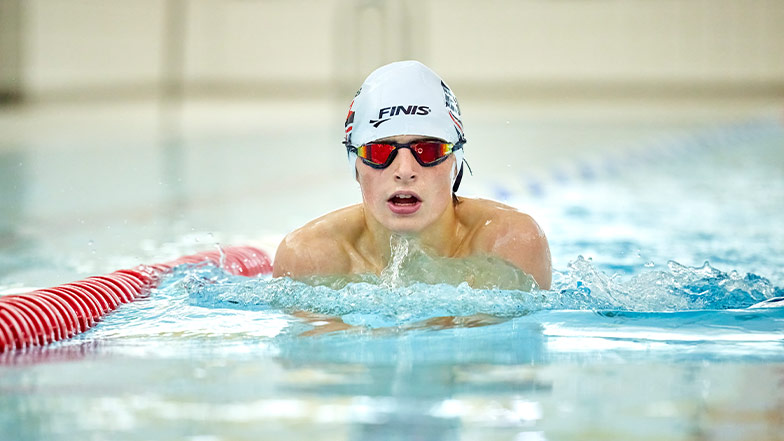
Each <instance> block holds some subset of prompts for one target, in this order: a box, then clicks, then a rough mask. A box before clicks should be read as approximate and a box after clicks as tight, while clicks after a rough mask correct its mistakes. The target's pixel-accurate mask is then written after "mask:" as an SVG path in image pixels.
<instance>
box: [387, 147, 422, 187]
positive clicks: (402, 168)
mask: <svg viewBox="0 0 784 441" xmlns="http://www.w3.org/2000/svg"><path fill="white" fill-rule="evenodd" d="M392 167H393V169H392V170H393V172H394V174H395V180H396V181H399V182H407V181H413V180H415V179H416V178H417V176H418V174H419V167H420V165H419V163H418V162H417V161H416V159H414V155H413V154H412V153H411V151H410V150H409V149H398V151H397V156H396V157H395V160H394V161H392Z"/></svg>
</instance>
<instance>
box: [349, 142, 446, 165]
mask: <svg viewBox="0 0 784 441" xmlns="http://www.w3.org/2000/svg"><path fill="white" fill-rule="evenodd" d="M453 147H454V144H448V143H445V142H437V141H421V142H414V143H411V144H397V143H386V142H372V143H368V144H364V145H361V146H359V147H357V156H359V157H360V158H362V159H363V160H365V163H368V164H369V165H371V166H372V165H375V166H379V167H380V168H383V167H387V166H389V164H390V163H392V160H393V159H394V156H395V154H396V152H397V150H398V149H400V148H407V149H409V150H411V153H412V154H413V155H414V158H415V159H416V160H417V162H418V163H419V164H420V165H423V166H425V167H428V166H434V165H437V164H439V163H440V162H441V161H442V160H443V159H444V158H446V157H447V156H449V154H450V153H452V150H453Z"/></svg>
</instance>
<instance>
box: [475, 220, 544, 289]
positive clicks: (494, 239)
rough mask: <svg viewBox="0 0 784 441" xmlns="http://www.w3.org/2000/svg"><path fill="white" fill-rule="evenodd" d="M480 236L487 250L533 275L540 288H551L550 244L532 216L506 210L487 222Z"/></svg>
mask: <svg viewBox="0 0 784 441" xmlns="http://www.w3.org/2000/svg"><path fill="white" fill-rule="evenodd" d="M479 236H480V238H481V239H480V240H481V241H482V242H483V244H482V248H484V249H485V251H487V252H489V253H490V254H492V255H495V256H498V257H500V258H502V259H504V260H506V261H508V262H510V263H512V264H513V265H515V266H516V267H518V268H520V269H521V270H523V271H524V272H525V273H526V274H530V275H531V276H533V278H534V280H536V283H537V285H539V288H540V289H550V284H551V282H552V277H553V274H552V261H551V257H550V246H549V244H548V243H547V238H546V237H545V235H544V232H543V231H542V229H541V228H539V225H538V224H537V223H536V221H534V220H533V219H532V218H531V217H530V216H528V215H526V214H523V213H520V212H517V211H515V212H507V213H505V214H504V215H503V216H502V217H501V218H499V219H494V220H493V221H492V222H491V223H490V224H488V225H487V226H486V228H485V231H484V232H482V233H480V235H479Z"/></svg>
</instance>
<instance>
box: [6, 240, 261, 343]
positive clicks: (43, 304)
mask: <svg viewBox="0 0 784 441" xmlns="http://www.w3.org/2000/svg"><path fill="white" fill-rule="evenodd" d="M204 262H207V263H210V264H212V265H216V266H220V267H221V268H223V269H224V270H225V271H226V272H228V273H230V274H234V275H238V276H246V277H254V276H258V275H264V274H271V273H272V260H271V259H270V257H269V255H268V254H267V253H265V252H264V251H261V250H259V249H258V248H254V247H249V246H235V247H228V248H225V249H222V250H214V251H204V252H201V253H197V254H191V255H187V256H183V257H180V258H179V259H175V260H172V261H171V262H166V263H159V264H155V265H141V266H139V267H136V268H134V269H123V270H118V271H115V272H113V273H109V274H106V275H103V276H92V277H87V278H85V279H82V280H79V281H76V282H71V283H66V284H63V285H59V286H54V287H51V288H43V289H38V290H35V291H32V292H29V293H25V294H14V295H6V296H0V353H3V352H5V351H11V350H14V349H26V348H30V347H34V346H45V345H48V344H50V343H53V342H56V341H60V340H64V339H67V338H71V337H73V336H74V335H76V334H79V333H81V332H84V331H86V330H87V329H89V328H91V327H92V326H93V325H95V323H96V322H98V321H100V320H101V318H102V317H103V316H104V315H106V314H108V313H110V312H112V311H114V310H115V309H117V308H118V307H119V306H120V305H121V304H123V303H129V302H132V301H134V300H136V299H138V298H139V297H142V296H144V295H146V294H147V293H149V292H150V290H151V289H153V288H155V287H156V286H158V283H159V282H160V280H161V278H162V277H163V276H164V275H165V274H166V273H168V272H170V271H171V270H172V269H173V268H175V267H177V266H179V265H183V264H197V263H204Z"/></svg>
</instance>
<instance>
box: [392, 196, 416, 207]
mask: <svg viewBox="0 0 784 441" xmlns="http://www.w3.org/2000/svg"><path fill="white" fill-rule="evenodd" d="M389 202H391V203H393V204H395V205H414V204H416V203H417V202H420V200H419V198H418V197H416V196H414V195H412V194H396V195H394V196H392V197H391V198H389Z"/></svg>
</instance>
